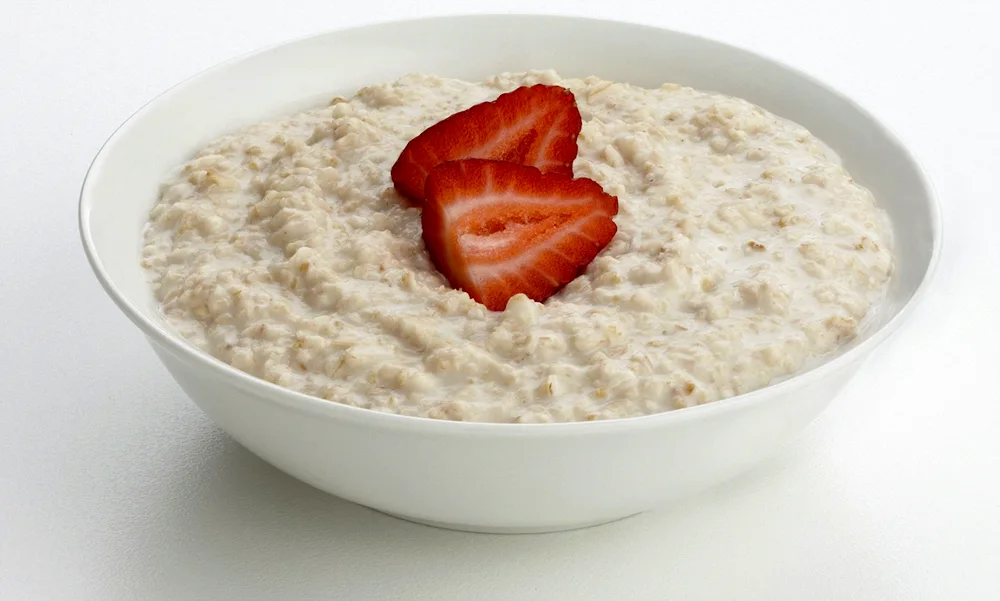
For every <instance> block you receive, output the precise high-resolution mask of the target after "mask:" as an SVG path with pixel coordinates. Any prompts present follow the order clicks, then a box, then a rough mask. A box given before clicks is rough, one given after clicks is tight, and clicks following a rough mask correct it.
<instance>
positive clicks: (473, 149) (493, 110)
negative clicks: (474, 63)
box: [391, 84, 583, 202]
mask: <svg viewBox="0 0 1000 601" xmlns="http://www.w3.org/2000/svg"><path fill="white" fill-rule="evenodd" d="M582 126H583V122H582V121H581V119H580V110H579V109H578V108H577V107H576V98H574V96H573V93H572V92H570V91H569V90H567V89H566V88H562V87H559V86H547V85H541V84H539V85H534V86H531V87H520V88H518V89H516V90H514V91H512V92H507V93H506V94H501V95H500V96H499V97H498V98H497V99H496V100H494V101H492V102H483V103H481V104H477V105H475V106H473V107H472V108H469V109H467V110H464V111H462V112H460V113H455V114H454V115H451V116H450V117H447V118H445V119H444V120H442V121H439V122H438V123H436V124H434V125H432V126H430V127H429V128H427V129H426V130H425V131H424V132H423V133H421V134H420V135H418V136H417V137H416V138H413V139H412V140H410V142H409V143H408V144H407V145H406V147H405V148H403V152H402V154H400V155H399V159H397V160H396V163H395V164H394V165H393V166H392V172H391V174H392V182H393V184H395V186H396V190H397V191H399V193H400V194H402V195H403V196H405V197H407V198H409V199H410V200H413V201H415V202H421V201H422V200H423V199H424V184H425V182H426V180H427V175H428V174H429V173H430V172H431V169H433V168H434V167H436V166H438V165H440V164H441V163H443V162H445V161H453V160H457V159H493V160H498V161H509V162H512V163H518V164H521V165H531V166H533V167H537V168H539V169H541V170H542V171H544V172H545V173H561V174H564V175H572V174H573V161H574V159H576V152H577V147H576V138H577V136H578V135H579V134H580V128H581V127H582Z"/></svg>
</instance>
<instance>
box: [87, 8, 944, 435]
mask: <svg viewBox="0 0 1000 601" xmlns="http://www.w3.org/2000/svg"><path fill="white" fill-rule="evenodd" d="M466 19H469V20H487V21H488V20H508V21H517V20H559V21H577V22H584V21H585V22H591V23H593V22H596V23H599V24H606V25H608V26H614V27H623V28H640V29H646V30H654V31H656V32H659V33H665V34H668V35H672V36H676V37H682V38H688V39H691V40H697V41H699V42H702V43H709V44H715V45H717V46H720V47H723V48H725V49H726V50H727V51H731V52H736V53H744V54H748V55H751V56H753V57H755V58H759V59H762V60H764V61H768V62H771V63H773V64H775V65H776V66H778V67H780V68H782V69H784V70H786V71H788V72H789V73H791V74H792V75H794V76H796V77H799V78H801V79H803V80H806V81H809V82H810V83H812V84H813V85H815V86H817V87H819V88H821V89H822V90H823V91H824V92H826V93H828V94H831V95H833V96H836V97H838V98H839V99H840V100H842V101H844V102H845V103H847V104H848V105H849V106H851V108H853V109H854V110H855V111H857V112H858V113H859V114H861V115H862V116H864V117H866V118H867V119H869V120H870V121H871V122H872V123H873V124H874V125H875V126H876V127H877V128H878V129H880V130H881V132H880V133H882V134H883V135H884V136H886V137H887V138H888V139H889V140H890V141H891V142H893V143H894V144H895V145H896V146H897V147H898V148H899V149H900V151H901V152H902V154H903V156H904V158H905V159H906V160H908V161H909V162H910V163H911V164H912V166H913V167H914V168H915V172H916V175H917V178H918V180H919V183H920V185H921V186H923V188H924V189H925V190H926V196H927V199H928V201H929V203H928V204H929V206H928V210H929V212H930V215H929V217H930V232H931V237H932V240H931V256H930V258H929V259H928V262H927V268H926V269H925V271H924V273H923V276H922V278H921V281H920V283H919V284H918V285H917V287H916V289H915V290H914V292H913V294H912V295H911V297H910V298H909V300H907V301H906V303H904V305H903V306H902V307H900V309H899V311H897V312H896V314H895V315H894V316H893V317H892V318H890V319H889V321H887V322H886V323H884V324H882V326H881V327H879V328H878V329H877V330H875V331H874V332H872V333H871V335H870V336H868V337H867V338H866V339H864V340H862V341H860V342H858V343H857V344H856V345H854V346H853V347H852V348H849V349H847V350H846V351H845V352H843V353H841V354H840V355H838V356H837V357H834V358H832V359H830V360H828V361H824V362H822V363H821V364H819V365H817V366H815V367H812V368H811V369H808V370H807V371H805V372H802V373H799V374H797V375H793V376H791V377H789V378H787V379H785V380H782V381H781V382H778V383H776V384H771V385H768V386H765V387H763V388H759V389H757V390H753V391H751V392H747V393H744V394H740V395H736V396H732V397H728V398H725V399H721V400H718V401H714V402H711V403H706V404H703V405H696V406H693V407H686V408H681V409H674V410H670V411H664V412H661V413H654V414H649V415H639V416H633V417H622V418H614V419H608V420H596V421H592V422H584V421H573V422H554V423H527V424H524V423H497V422H472V421H469V422H465V421H450V420H441V419H434V418H428V417H417V416H408V415H400V414H395V413H387V412H382V411H378V410H374V409H365V408H361V407H354V406H350V405H344V404H341V403H338V402H336V401H329V400H326V399H321V398H319V397H314V396H311V395H308V394H305V393H302V392H298V391H295V390H291V389H288V388H284V387H282V386H278V385H277V384H273V383H271V382H268V381H266V380H263V379H260V378H257V377H256V376H252V375H250V374H248V373H246V372H243V371H240V370H238V369H236V368H235V367H232V366H231V365H229V364H227V363H224V362H222V361H221V360H219V359H217V358H215V357H213V356H211V355H209V354H208V353H206V352H204V351H202V350H201V349H198V348H197V347H195V346H194V345H192V344H190V343H188V342H186V341H185V340H183V339H182V338H181V337H180V336H179V335H176V334H173V333H171V332H170V331H169V330H168V329H167V328H166V327H165V326H164V325H160V324H158V323H156V322H154V321H153V320H151V319H149V318H147V317H146V316H145V315H143V313H142V312H141V311H139V310H138V309H137V308H136V306H135V305H134V304H133V303H132V302H131V301H129V299H128V298H127V297H126V296H125V295H124V294H123V293H122V292H121V291H120V290H119V289H118V287H117V286H116V285H115V283H114V282H113V281H112V279H111V277H110V275H109V274H108V272H107V270H106V269H105V268H104V265H103V263H102V261H101V259H100V257H99V255H98V252H97V249H96V247H95V245H94V240H93V237H92V233H91V223H90V214H91V210H92V205H93V203H94V195H93V186H94V183H93V182H94V180H95V179H96V175H97V174H98V173H99V172H100V171H101V169H102V168H103V166H104V163H105V161H106V159H107V157H108V156H109V155H110V154H111V153H112V152H113V151H114V147H115V144H116V143H117V142H118V141H119V140H120V139H121V138H123V137H124V136H125V135H126V134H127V133H128V131H129V129H130V128H131V127H132V126H133V125H134V124H135V123H136V122H137V121H139V120H140V119H142V117H143V116H144V115H145V114H146V113H147V112H149V111H150V110H151V109H152V108H153V107H154V106H156V105H159V104H161V103H163V102H166V101H168V100H169V99H170V98H171V97H172V96H174V95H176V94H178V93H180V92H182V91H183V90H184V89H185V88H186V87H188V86H189V85H191V84H192V83H194V82H196V81H199V80H201V79H203V78H206V77H211V76H213V75H214V74H215V73H216V72H218V71H222V70H224V69H225V68H227V67H228V66H230V65H232V64H235V63H238V62H241V61H244V60H247V59H249V58H252V57H254V56H258V55H262V54H265V53H268V52H272V51H274V50H276V49H278V48H281V47H284V46H288V45H292V44H298V43H303V42H306V41H308V40H312V39H315V38H320V37H326V36H330V35H337V34H344V33H347V32H353V31H359V30H363V29H378V28H379V27H385V26H398V25H406V26H412V27H419V26H420V25H421V24H424V23H428V22H440V21H460V20H466ZM78 226H79V230H80V238H81V242H82V244H83V249H84V253H85V254H86V257H87V261H88V263H89V264H90V267H91V269H92V270H93V272H94V275H95V276H96V277H97V279H98V281H99V282H100V284H101V287H102V288H104V290H105V292H106V293H107V294H108V296H110V297H111V300H112V301H114V303H115V304H116V305H117V306H118V308H119V309H120V310H121V311H122V312H123V313H124V314H125V315H126V317H128V318H129V319H130V320H131V321H132V322H133V323H134V324H135V325H136V326H138V327H139V329H140V330H141V331H142V332H143V333H144V334H145V335H146V336H147V337H148V338H150V340H151V342H153V343H154V346H156V345H158V346H160V347H162V348H164V349H165V350H167V351H168V352H170V353H171V354H172V355H174V356H178V357H179V358H181V359H183V360H185V361H186V362H188V363H196V364H200V365H202V366H204V367H205V368H206V369H207V370H209V372H211V375H212V376H214V377H217V378H221V379H222V380H224V381H226V383H227V384H233V385H235V386H236V387H237V388H239V389H241V390H243V391H245V392H250V393H252V394H255V395H256V396H259V397H260V398H262V399H266V400H267V401H269V402H275V403H277V404H279V405H282V406H283V407H285V408H287V409H291V410H294V411H299V412H304V413H308V414H310V415H312V416H315V417H321V418H324V419H333V420H345V421H349V422H353V423H357V424H366V425H367V426H369V427H378V428H383V429H392V430H409V431H411V432H418V431H419V432H425V433H433V434H446V435H459V436H463V435H476V434H490V435H503V436H514V437H523V436H536V435H540V434H544V435H546V436H551V435H557V434H558V435H579V434H587V435H597V434H598V433H604V434H613V433H617V432H621V431H623V430H626V429H627V430H630V431H634V430H636V429H637V428H638V429H646V428H658V427H663V426H666V425H668V424H676V423H681V422H684V421H687V420H692V419H700V418H703V417H704V418H709V417H711V416H712V415H716V414H722V413H725V412H731V411H734V410H740V409H743V408H749V407H750V406H751V405H755V404H757V403H760V402H764V401H766V400H767V399H768V398H769V397H772V396H775V395H778V394H781V393H782V392H785V391H793V390H795V389H797V388H801V387H804V386H806V385H809V384H811V383H815V382H817V381H819V380H822V379H824V378H825V377H826V376H828V375H830V374H833V373H835V372H837V371H840V370H841V369H842V368H845V367H847V366H848V365H850V364H852V363H854V362H855V361H858V360H860V359H861V358H863V357H864V356H866V355H868V354H869V353H870V352H871V351H872V350H874V349H875V348H876V347H877V346H879V345H880V344H881V343H882V342H884V341H885V340H886V339H888V338H889V337H890V336H891V335H892V334H893V333H895V332H896V331H897V330H898V329H899V327H900V326H901V325H902V324H903V323H904V322H905V321H906V319H908V318H909V316H910V314H911V313H913V311H914V309H915V308H916V306H917V305H918V304H919V303H920V301H921V300H922V299H923V297H924V296H925V294H926V292H927V289H928V288H929V287H930V285H931V283H932V281H933V279H934V276H935V274H936V272H937V268H938V264H939V262H940V257H941V252H942V248H943V244H944V235H943V234H944V232H943V216H942V207H941V203H940V200H939V199H938V196H937V193H936V191H935V189H934V186H933V184H932V183H931V181H930V178H929V177H928V175H927V172H926V170H925V169H924V167H923V165H922V164H921V163H920V161H919V160H918V159H917V157H916V156H914V154H913V152H912V151H911V150H910V148H909V147H908V146H907V145H906V144H905V143H904V142H903V141H902V139H901V138H900V136H899V135H898V134H897V133H896V132H895V131H893V130H892V129H891V128H889V127H888V126H887V125H886V124H885V123H884V122H883V121H882V120H880V119H878V118H877V117H876V116H875V115H874V114H872V113H871V112H870V111H869V110H868V109H866V108H864V106H862V105H861V104H860V103H858V102H857V101H856V100H854V99H853V98H851V97H850V96H848V95H846V94H844V93H842V92H840V91H838V90H836V89H835V88H833V87H832V86H830V85H827V84H826V83H825V82H823V81H822V80H820V79H818V78H816V77H814V76H812V75H810V74H809V73H807V72H805V71H803V70H801V69H799V68H797V67H794V66H792V65H789V64H787V63H785V62H783V61H781V60H779V59H776V58H774V57H771V56H768V55H765V54H761V53H758V52H755V51H752V50H749V49H747V48H744V47H742V46H738V45H735V44H729V43H726V42H722V41H719V40H715V39H712V38H709V37H706V36H701V35H697V34H692V33H687V32H683V31H678V30H674V29H669V28H665V27H658V26H653V25H646V24H642V23H636V22H630V21H624V20H616V19H604V18H595V17H582V16H572V15H556V14H532V13H492V14H490V13H482V14H480V13H460V14H448V15H435V16H424V17H416V18H407V19H392V20H379V21H372V22H368V23H363V24H360V25H354V26H348V27H342V28H335V29H327V30H323V31H319V32H315V33H311V34H307V35H304V36H299V37H296V38H292V39H288V40H285V41H281V42H278V43H276V44H271V45H269V46H265V47H263V48H259V49H257V50H253V51H250V52H246V53H243V54H240V55H237V56H234V57H232V58H229V59H227V60H224V61H222V62H220V63H217V64H215V65H213V66H211V67H208V68H207V69H203V70H202V71H200V72H198V73H196V74H194V75H192V76H190V77H188V78H186V79H184V80H182V81H180V82H179V83H177V84H175V85H173V86H171V87H170V88H168V89H167V90H165V91H163V92H161V93H160V94H158V95H157V96H155V97H154V98H152V99H151V100H149V101H148V102H146V103H145V104H143V105H142V106H141V107H140V108H139V109H138V110H136V111H135V112H134V113H132V114H131V115H130V116H129V117H128V118H127V119H126V120H125V121H124V122H123V123H122V124H121V125H119V126H118V127H117V128H116V129H115V130H114V132H113V133H112V134H111V135H110V136H109V137H108V139H107V140H106V141H105V142H104V143H103V144H102V145H101V148H100V149H99V150H98V152H97V154H96V156H95V157H94V159H93V161H92V162H91V164H90V166H89V167H88V169H87V173H86V175H85V177H84V180H83V184H82V186H81V188H80V200H79V205H78Z"/></svg>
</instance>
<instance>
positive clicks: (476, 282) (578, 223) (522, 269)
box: [421, 159, 618, 311]
mask: <svg viewBox="0 0 1000 601" xmlns="http://www.w3.org/2000/svg"><path fill="white" fill-rule="evenodd" d="M426 192H427V199H426V201H425V203H424V210H423V215H422V216H421V219H422V225H423V230H424V231H423V237H424V243H425V244H426V245H427V250H428V251H429V252H430V256H431V259H433V261H434V264H435V265H436V266H437V268H438V270H439V271H440V272H441V273H443V274H444V275H445V277H447V278H448V281H449V282H451V284H452V286H454V287H455V288H461V289H462V290H465V291H466V292H467V293H468V294H469V296H471V297H472V298H474V299H475V300H477V301H478V302H480V303H482V304H484V305H486V307H487V308H488V309H490V310H493V311H503V310H504V309H505V308H506V307H507V301H508V300H510V298H511V297H512V296H514V295H515V294H517V293H519V292H521V293H524V294H525V295H527V296H528V297H529V298H532V299H534V300H536V301H539V302H541V301H544V300H545V299H547V298H548V297H550V296H552V295H553V294H554V293H555V292H556V291H558V290H559V289H560V288H562V287H563V286H565V285H566V284H568V283H569V282H570V281H572V280H573V279H574V278H576V277H577V276H578V275H580V273H582V272H583V270H584V269H585V268H586V267H587V265H588V264H589V263H590V262H591V261H593V260H594V257H596V256H597V253H599V252H600V251H601V249H603V248H604V247H605V246H607V245H608V243H609V242H611V239H612V238H614V236H615V232H617V231H618V228H617V226H615V222H614V221H613V220H612V219H611V218H612V217H613V216H614V215H617V214H618V199H617V198H615V197H614V196H611V195H609V194H606V193H605V192H604V190H603V189H601V186H600V184H598V183H597V182H595V181H593V180H590V179H585V178H581V179H573V178H572V177H568V176H565V175H557V174H543V173H542V172H541V171H539V170H538V169H536V168H534V167H527V166H524V165H517V164H514V163H508V162H503V161H488V160H481V159H465V160H460V161H450V162H447V163H443V164H441V165H440V166H438V167H436V168H435V169H434V170H433V171H431V174H430V176H429V177H428V178H427V189H426Z"/></svg>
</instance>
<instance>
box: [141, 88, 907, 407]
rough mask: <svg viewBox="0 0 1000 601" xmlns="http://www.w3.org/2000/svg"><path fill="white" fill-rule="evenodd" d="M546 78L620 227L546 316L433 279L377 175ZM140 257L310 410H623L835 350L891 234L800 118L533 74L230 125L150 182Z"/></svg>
mask: <svg viewBox="0 0 1000 601" xmlns="http://www.w3.org/2000/svg"><path fill="white" fill-rule="evenodd" d="M535 83H545V84H553V85H559V86H564V87H566V88H569V89H570V90H572V91H573V92H574V94H575V96H576V100H577V104H578V106H579V109H580V112H581V115H582V118H583V129H582V131H581V133H580V136H579V140H578V143H579V155H578V156H577V158H576V161H575V162H574V164H573V170H574V172H575V175H576V176H577V177H586V178H590V179H593V180H595V181H596V182H598V183H599V184H601V186H602V187H603V188H604V190H605V191H606V192H607V193H609V194H612V195H615V196H617V197H618V199H619V212H618V214H617V216H616V217H615V219H614V220H615V223H616V224H617V227H618V231H617V234H616V235H615V237H614V239H613V240H612V241H611V243H610V244H609V245H608V246H607V248H605V249H604V250H603V251H602V252H601V253H600V254H599V255H598V256H597V258H596V259H595V260H594V261H593V262H592V263H591V264H590V265H589V266H588V267H587V269H586V271H585V272H584V273H583V274H582V275H581V276H580V277H578V278H576V279H575V280H573V281H572V282H570V284H569V285H567V286H566V287H565V288H564V289H562V290H561V291H560V292H558V293H557V294H556V295H555V296H553V297H551V298H549V299H548V300H547V301H545V302H544V303H537V302H535V301H532V300H530V299H528V298H527V297H525V296H523V295H518V296H514V297H513V298H512V299H511V300H510V302H509V303H508V304H507V307H506V310H504V311H489V310H487V309H486V308H485V307H484V306H483V305H480V304H479V303H477V302H475V301H474V300H472V299H471V298H470V297H469V296H468V295H467V294H466V293H465V292H462V291H461V290H455V289H453V288H451V287H450V286H449V285H448V282H447V281H446V280H445V279H444V277H443V276H442V275H441V274H439V273H438V272H437V271H436V270H435V268H434V266H433V265H432V263H431V261H430V259H429V257H428V255H427V252H426V250H425V248H424V244H423V241H422V239H421V221H420V220H421V216H420V209H419V208H418V207H415V206H413V205H411V204H410V203H408V202H407V201H405V200H404V199H403V198H402V197H401V196H399V194H398V193H397V192H396V191H395V190H394V188H393V185H392V182H391V181H390V177H389V169H390V167H391V166H392V164H393V162H394V161H395V160H396V159H397V157H398V156H399V154H400V151H401V150H402V149H403V147H404V145H405V144H406V142H407V141H409V140H410V139H412V138H413V137H414V136H416V135H417V134H419V133H420V132H421V131H423V130H424V129H426V128H427V127H428V126H430V125H432V124H434V123H436V122H437V121H440V120H441V119H442V118H444V117H447V116H448V115H451V114H453V113H455V112H457V111H460V110H463V109H465V108H468V107H469V106H472V105H474V104H476V103H479V102H483V101H486V100H492V99H493V98H496V96H498V95H499V94H500V93H502V92H506V91H509V90H512V89H515V88H517V87H519V86H522V85H531V84H535ZM142 264H143V266H144V268H145V269H146V270H147V273H148V275H149V277H150V280H151V285H152V289H153V292H154V294H155V297H156V299H157V300H158V301H159V302H160V304H161V307H162V310H163V313H164V315H165V317H166V319H167V321H168V323H169V324H170V325H171V326H172V327H174V328H175V329H176V330H177V331H178V332H179V333H180V334H181V335H182V336H183V337H184V338H186V339H187V340H189V341H190V342H191V343H192V344H194V345H196V346H198V347H200V348H201V349H203V350H205V351H206V352H208V353H210V354H211V355H213V356H215V357H218V358H219V359H221V360H222V361H225V362H226V363H229V364H230V365H233V366H234V367H236V368H238V369H240V370H243V371H245V372H247V373H250V374H252V375H254V376H257V377H260V378H263V379H265V380H268V381H270V382H274V383H276V384H278V385H281V386H285V387H288V388H291V389H294V390H298V391H300V392H304V393H307V394H310V395H314V396H317V397H321V398H324V399H329V400H331V401H336V402H339V403H344V404H348V405H355V406H359V407H365V408H368V409H373V410H378V411H385V412H392V413H399V414H403V415H413V416H423V417H432V418H441V419H452V420H467V421H487V422H559V421H583V420H594V419H609V418H618V417H630V416H638V415H646V414H651V413H658V412H663V411H669V410H672V409H677V408H682V407H689V406H692V405H697V404H701V403H707V402H711V401H715V400H718V399H722V398H726V397H730V396H734V395H737V394H741V393H744V392H748V391H751V390H754V389H757V388H761V387H763V386H766V385H768V384H769V383H770V382H772V381H773V380H775V379H777V378H782V377H785V376H788V375H791V374H794V373H795V372H797V371H798V370H801V369H803V366H804V365H806V364H807V363H806V362H807V361H811V360H815V359H817V358H823V357H826V356H829V355H830V354H832V353H835V352H836V351H837V350H838V349H839V348H841V347H842V345H843V344H844V343H845V342H847V341H848V340H850V339H851V338H852V337H853V336H855V334H856V331H857V329H858V324H859V322H860V321H861V320H862V319H863V318H864V317H865V315H866V314H867V313H868V312H869V311H870V309H871V308H872V306H873V305H874V304H875V303H877V302H878V301H879V300H880V299H881V298H882V297H883V295H884V293H885V289H886V287H887V284H888V281H889V277H890V273H891V271H892V267H893V262H892V254H891V231H890V227H889V223H888V220H887V218H886V216H885V215H884V214H883V212H882V211H881V210H880V209H879V208H878V207H877V206H876V204H875V202H874V199H873V198H872V195H871V194H870V193H869V192H868V191H867V190H866V189H864V188H863V187H861V186H859V185H858V184H856V183H855V182H854V181H853V180H852V179H851V177H850V175H849V174H848V173H847V172H846V171H845V170H844V169H843V167H841V165H840V162H839V159H838V158H837V157H836V156H835V155H834V154H833V153H832V152H831V151H830V150H829V149H828V148H826V147H825V146H824V145H823V144H822V143H821V142H819V141H818V140H817V139H816V138H815V137H813V136H812V135H811V134H809V132H808V131H806V130H805V129H803V128H802V127H800V126H798V125H796V124H794V123H791V122H789V121H785V120H783V119H780V118H778V117H776V116H774V115H772V114H770V113H768V112H766V111H764V110H763V109H761V108H759V107H756V106H754V105H752V104H750V103H748V102H746V101H743V100H739V99H736V98H731V97H727V96H722V95H717V94H709V93H704V92H699V91H696V90H692V89H690V88H684V87H680V86H675V85H669V84H668V85H664V86H662V87H661V88H658V89H644V88H639V87H635V86H629V85H624V84H619V83H612V82H609V81H603V80H600V79H598V78H596V77H590V78H587V79H583V80H578V79H561V78H560V77H559V76H558V75H556V74H555V73H554V72H551V71H540V72H530V73H527V74H505V75H501V76H497V77H494V78H492V79H490V80H488V81H486V82H483V83H468V82H463V81H458V80H454V79H443V78H440V77H434V76H429V75H409V76H406V77H403V78H402V79H400V80H398V81H395V82H391V83H386V84H380V85H374V86H370V87H367V88H364V89H362V90H361V91H360V92H358V94H357V95H356V96H355V97H353V98H351V99H344V98H336V99H334V100H333V102H332V103H331V104H330V105H329V106H326V107H323V108H319V109H316V110H312V111H308V112H305V113H302V114H299V115H295V116H292V117H288V118H285V119H281V120H278V121H274V122H268V123H262V124H258V125H254V126H252V127H249V128H246V129H244V130H242V131H240V132H238V133H236V134H233V135H229V136H225V137H223V138H220V139H218V140H216V141H215V142H212V143H211V144H209V145H208V146H207V147H205V148H204V149H202V150H201V151H200V152H198V153H197V155H196V156H195V157H194V158H193V159H192V160H191V161H189V162H188V163H186V164H185V165H183V166H182V167H181V168H180V169H179V170H178V171H177V172H176V173H175V174H173V175H172V176H171V177H170V179H169V180H168V181H166V182H165V183H164V184H163V186H162V190H161V196H160V198H159V201H158V203H157V204H156V206H155V207H154V208H153V210H152V212H151V215H150V223H149V226H148V227H147V230H146V233H145V241H144V248H143V251H142Z"/></svg>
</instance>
